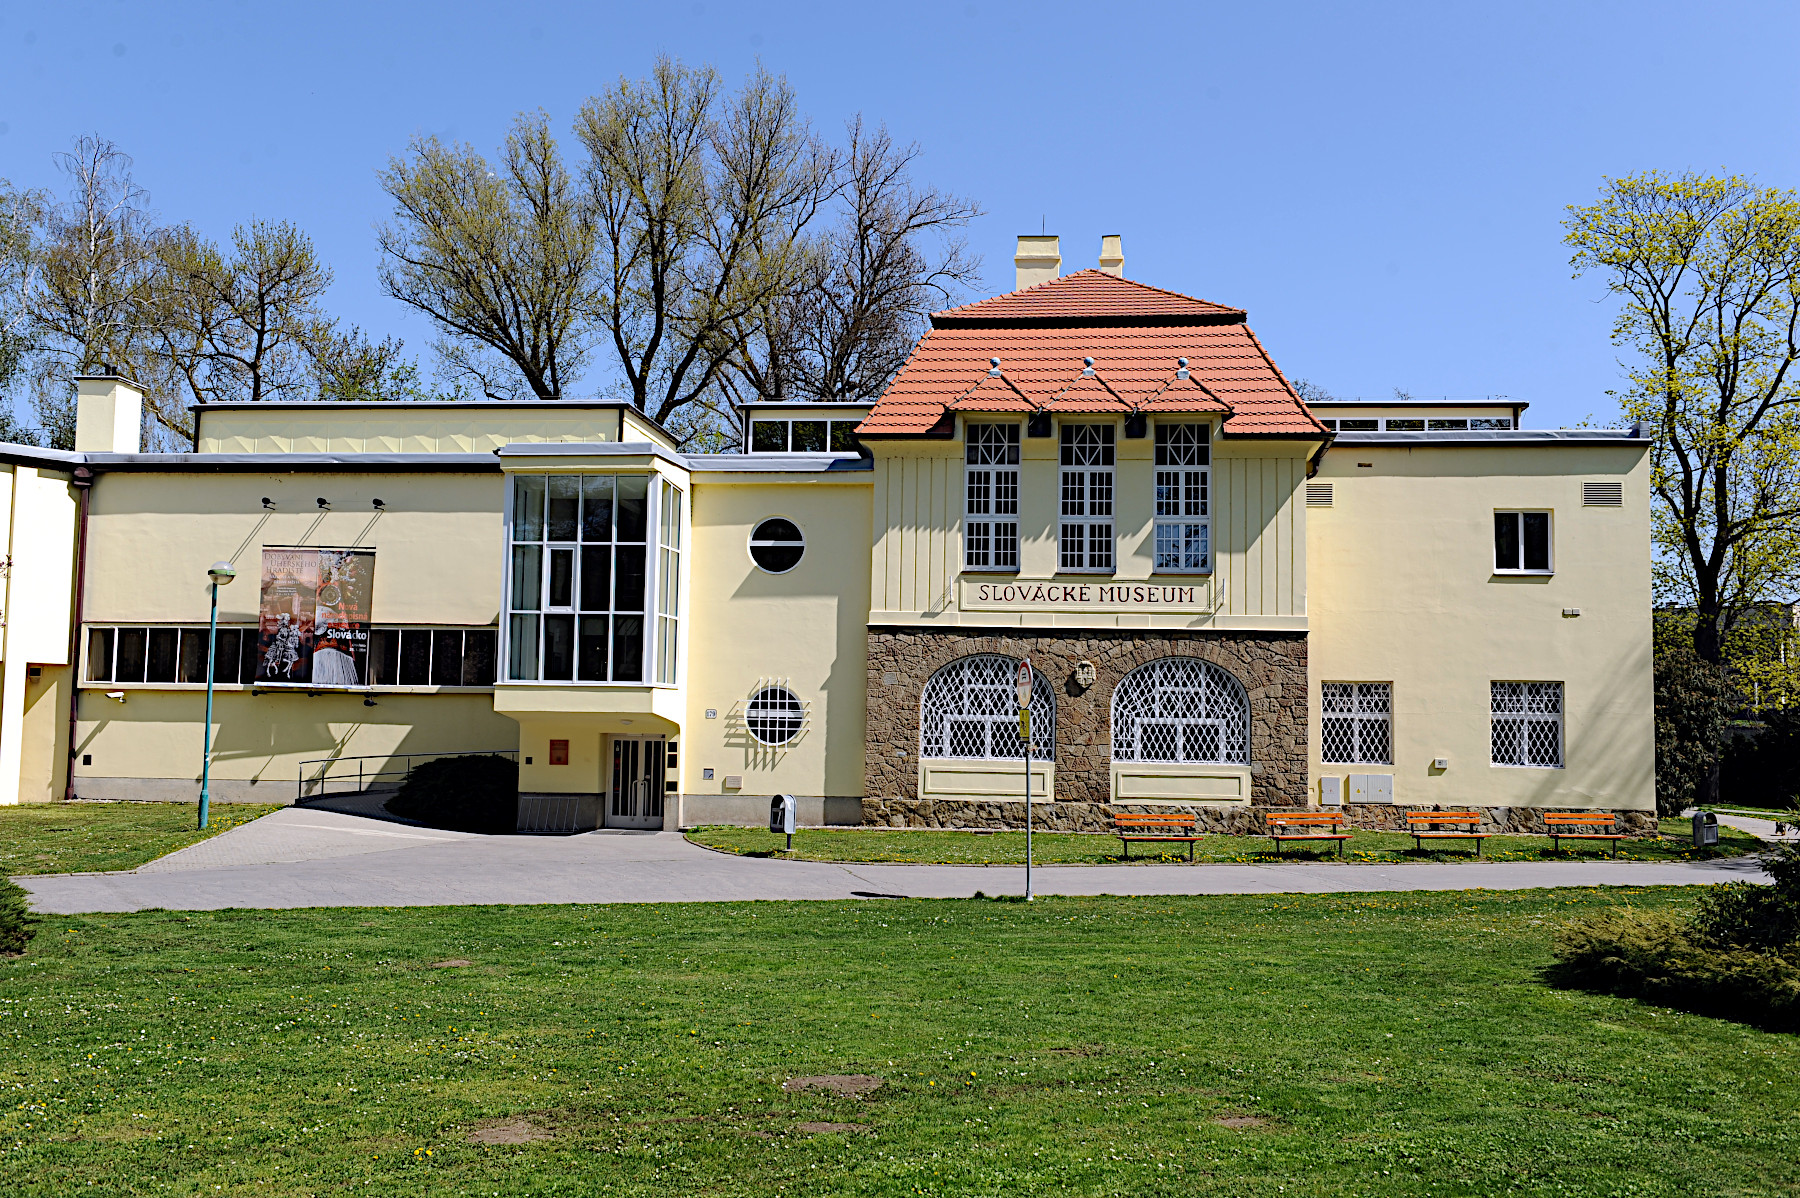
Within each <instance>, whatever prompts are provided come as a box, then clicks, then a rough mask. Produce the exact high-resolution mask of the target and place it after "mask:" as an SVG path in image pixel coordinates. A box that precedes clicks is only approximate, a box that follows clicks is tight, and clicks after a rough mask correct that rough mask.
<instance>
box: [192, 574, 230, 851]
mask: <svg viewBox="0 0 1800 1198" xmlns="http://www.w3.org/2000/svg"><path fill="white" fill-rule="evenodd" d="M206 576H207V577H208V578H210V579H211V580H212V619H211V621H210V623H209V624H208V627H207V630H206V728H205V730H204V731H203V732H202V733H201V746H202V747H201V751H200V827H201V828H202V829H204V828H205V827H206V817H207V806H208V802H207V800H208V799H209V798H210V795H209V793H208V791H209V790H210V788H211V786H212V703H213V657H214V655H216V654H217V653H218V651H219V588H220V587H222V586H225V585H226V584H227V583H229V582H230V581H231V580H232V579H234V578H236V577H237V571H236V570H234V569H232V568H231V563H230V562H214V563H213V564H212V567H211V568H210V569H209V570H207V572H206Z"/></svg>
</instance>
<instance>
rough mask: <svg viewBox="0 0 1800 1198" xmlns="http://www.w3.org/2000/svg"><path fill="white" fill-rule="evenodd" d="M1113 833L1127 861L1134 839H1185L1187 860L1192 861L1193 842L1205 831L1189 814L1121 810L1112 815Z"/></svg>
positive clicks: (1129, 857)
mask: <svg viewBox="0 0 1800 1198" xmlns="http://www.w3.org/2000/svg"><path fill="white" fill-rule="evenodd" d="M1113 835H1115V836H1117V837H1118V838H1119V840H1120V841H1121V842H1122V843H1123V844H1124V846H1125V859H1126V860H1127V861H1129V860H1130V859H1131V842H1132V841H1134V840H1167V841H1177V842H1181V841H1185V842H1186V843H1187V847H1188V860H1189V861H1192V860H1193V859H1194V842H1195V841H1196V840H1199V839H1200V838H1201V837H1202V836H1204V835H1206V833H1204V832H1202V831H1200V830H1199V821H1198V820H1196V819H1195V818H1194V817H1193V816H1191V815H1130V814H1126V813H1123V812H1121V813H1120V814H1118V815H1115V816H1113Z"/></svg>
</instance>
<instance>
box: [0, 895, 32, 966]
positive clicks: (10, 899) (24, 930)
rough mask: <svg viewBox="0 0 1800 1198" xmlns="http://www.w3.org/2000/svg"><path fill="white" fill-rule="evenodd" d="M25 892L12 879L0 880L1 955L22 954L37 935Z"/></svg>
mask: <svg viewBox="0 0 1800 1198" xmlns="http://www.w3.org/2000/svg"><path fill="white" fill-rule="evenodd" d="M34 922H36V921H35V920H34V919H33V918H32V915H31V908H30V907H29V906H27V905H26V902H25V891H24V890H23V889H21V888H20V887H19V886H18V885H17V884H16V883H14V882H13V881H12V880H11V879H10V878H0V953H22V952H24V951H25V942H26V941H27V940H30V939H31V938H32V937H33V936H35V935H36V934H37V933H36V931H35V930H34V929H33V928H32V926H31V925H32V924H33V923H34Z"/></svg>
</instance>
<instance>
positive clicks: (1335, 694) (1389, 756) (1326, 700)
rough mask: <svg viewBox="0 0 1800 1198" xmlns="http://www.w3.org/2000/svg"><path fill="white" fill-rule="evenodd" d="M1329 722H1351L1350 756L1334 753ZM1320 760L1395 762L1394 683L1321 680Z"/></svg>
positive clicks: (1324, 761)
mask: <svg viewBox="0 0 1800 1198" xmlns="http://www.w3.org/2000/svg"><path fill="white" fill-rule="evenodd" d="M1328 722H1332V723H1336V722H1347V723H1348V725H1349V738H1348V740H1349V755H1348V756H1341V757H1340V756H1333V751H1334V746H1333V740H1332V737H1331V736H1330V735H1328V734H1327V732H1326V724H1327V723H1328ZM1377 745H1378V746H1379V749H1377V748H1376V747H1375V746H1377ZM1319 761H1320V762H1321V763H1322V764H1324V765H1392V764H1394V684H1393V683H1391V682H1321V683H1320V684H1319Z"/></svg>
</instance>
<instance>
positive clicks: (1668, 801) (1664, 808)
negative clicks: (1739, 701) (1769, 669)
mask: <svg viewBox="0 0 1800 1198" xmlns="http://www.w3.org/2000/svg"><path fill="white" fill-rule="evenodd" d="M1655 628H1656V641H1655V663H1656V813H1657V814H1658V815H1660V816H1662V817H1664V818H1665V819H1666V818H1668V817H1669V816H1672V815H1680V814H1681V812H1682V810H1683V809H1684V808H1687V807H1692V806H1694V805H1696V804H1698V803H1704V802H1706V801H1708V800H1707V794H1706V791H1707V789H1708V787H1707V781H1708V778H1709V776H1710V774H1711V772H1712V769H1713V767H1714V765H1716V764H1717V762H1718V760H1719V753H1720V750H1721V749H1722V748H1723V747H1724V744H1725V738H1726V735H1727V733H1728V730H1729V728H1730V720H1731V710H1732V706H1733V697H1734V696H1733V694H1732V690H1731V684H1730V683H1729V682H1728V681H1727V680H1726V677H1725V672H1724V671H1723V670H1721V669H1720V668H1719V667H1718V666H1715V665H1713V664H1711V663H1709V662H1705V661H1702V660H1700V658H1699V657H1697V656H1695V654H1694V646H1693V641H1692V634H1693V629H1692V625H1691V623H1684V622H1683V621H1680V620H1670V619H1659V620H1658V621H1657V622H1656V626H1655Z"/></svg>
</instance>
